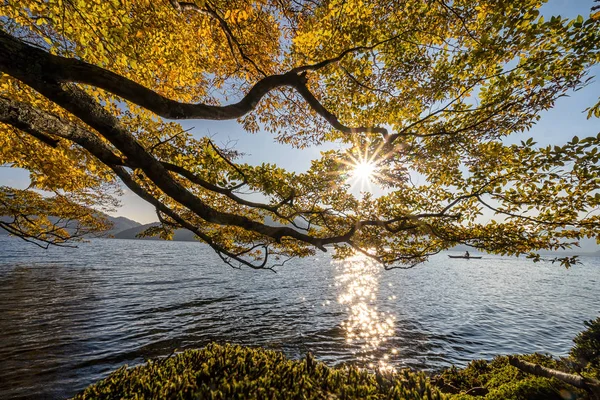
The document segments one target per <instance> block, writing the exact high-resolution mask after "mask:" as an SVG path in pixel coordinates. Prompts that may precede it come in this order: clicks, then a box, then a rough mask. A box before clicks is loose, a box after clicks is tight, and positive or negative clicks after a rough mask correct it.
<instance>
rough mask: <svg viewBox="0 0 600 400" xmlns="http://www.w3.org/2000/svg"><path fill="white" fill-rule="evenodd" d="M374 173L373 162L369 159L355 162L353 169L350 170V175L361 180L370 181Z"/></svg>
mask: <svg viewBox="0 0 600 400" xmlns="http://www.w3.org/2000/svg"><path fill="white" fill-rule="evenodd" d="M374 174H375V164H374V163H372V162H369V161H362V162H359V163H357V164H356V165H355V166H354V170H353V171H352V177H353V178H355V179H357V180H361V181H366V182H370V181H371V179H372V178H373V175H374Z"/></svg>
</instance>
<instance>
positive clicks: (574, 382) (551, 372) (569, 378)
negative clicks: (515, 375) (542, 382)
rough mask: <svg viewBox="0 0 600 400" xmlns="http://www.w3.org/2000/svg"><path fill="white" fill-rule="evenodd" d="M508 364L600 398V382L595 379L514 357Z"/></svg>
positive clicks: (510, 358)
mask: <svg viewBox="0 0 600 400" xmlns="http://www.w3.org/2000/svg"><path fill="white" fill-rule="evenodd" d="M508 362H509V363H510V365H512V366H513V367H517V368H519V369H520V370H521V371H524V372H527V373H530V374H533V375H536V376H542V377H545V378H556V379H558V380H560V381H563V382H565V383H567V384H569V385H571V386H575V387H576V388H579V389H584V390H586V391H588V392H590V393H593V394H594V395H595V398H600V381H597V380H596V379H590V378H585V377H583V376H581V375H573V374H568V373H566V372H562V371H557V370H555V369H550V368H546V367H542V366H541V365H538V364H533V363H530V362H527V361H523V360H519V359H518V358H517V357H514V356H511V357H509V358H508Z"/></svg>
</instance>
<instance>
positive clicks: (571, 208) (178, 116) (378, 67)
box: [0, 0, 600, 268]
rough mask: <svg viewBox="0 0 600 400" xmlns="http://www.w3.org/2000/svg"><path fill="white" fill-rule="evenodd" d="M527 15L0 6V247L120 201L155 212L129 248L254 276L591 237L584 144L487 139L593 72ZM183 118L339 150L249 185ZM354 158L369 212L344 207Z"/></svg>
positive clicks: (154, 4)
mask: <svg viewBox="0 0 600 400" xmlns="http://www.w3.org/2000/svg"><path fill="white" fill-rule="evenodd" d="M543 2H544V1H542V0H522V1H519V2H515V1H511V0H477V1H474V0H370V1H369V0H343V1H342V0H327V1H321V0H298V1H289V2H287V1H280V0H227V1H224V0H195V1H190V2H178V1H177V0H168V1H167V0H162V1H149V0H48V1H40V0H19V1H13V0H8V1H7V2H5V3H4V5H3V6H2V7H1V8H0V13H2V17H1V21H2V29H1V30H0V71H1V72H2V75H1V77H0V164H8V165H11V166H14V167H19V168H25V169H27V170H28V171H29V172H30V176H31V185H30V188H29V189H28V190H24V191H23V190H16V189H12V188H9V187H0V215H4V216H5V217H3V219H2V220H0V221H2V222H0V227H1V228H4V229H6V230H8V231H9V232H11V233H13V234H15V235H17V236H21V237H23V238H25V239H28V240H32V241H35V242H38V243H42V244H65V243H68V241H69V240H71V239H74V238H76V237H77V236H78V235H77V234H73V233H72V231H70V230H67V229H64V226H60V223H61V222H64V221H80V224H79V226H80V227H81V229H80V231H78V232H83V233H87V232H90V231H94V230H101V229H103V228H105V226H106V221H104V220H103V218H102V214H100V213H96V212H93V211H91V208H90V207H95V208H96V209H101V208H102V207H106V206H110V205H111V204H113V202H114V199H115V196H117V195H118V190H119V187H120V185H125V186H126V187H127V188H129V189H130V190H131V191H132V192H134V193H135V194H137V195H138V196H140V197H141V198H142V199H144V200H146V201H147V202H148V203H150V204H151V205H152V206H154V208H155V209H156V214H157V217H158V219H159V221H160V226H159V227H155V228H152V229H151V230H150V231H149V232H147V234H152V235H161V236H163V237H165V238H169V237H170V236H172V233H173V230H174V229H176V228H180V227H183V228H186V229H189V230H191V231H192V232H194V233H195V234H196V235H197V237H198V239H199V240H200V241H203V242H205V243H207V244H208V245H210V246H211V247H212V248H213V249H214V250H215V251H216V252H217V253H218V254H219V255H220V256H221V258H222V259H223V260H224V261H226V262H228V263H230V264H231V265H234V266H249V267H252V268H272V267H273V266H275V265H278V264H281V263H282V262H285V261H286V260H288V259H289V258H291V257H295V256H307V255H311V254H313V253H314V252H315V251H317V250H327V248H330V249H333V251H334V254H335V256H336V257H346V256H349V255H350V254H353V253H355V252H360V253H363V254H365V255H367V256H369V257H372V258H374V259H376V260H377V261H379V262H381V263H382V264H383V265H385V266H386V267H388V268H391V267H403V268H407V267H411V266H413V265H415V264H416V263H419V262H421V261H423V260H426V259H427V257H428V256H430V255H432V254H435V253H438V252H439V251H441V250H444V249H448V248H451V247H452V246H455V245H457V244H466V245H469V246H472V247H474V248H477V249H481V250H484V251H488V252H492V253H499V254H511V255H518V254H530V256H531V257H533V258H538V257H539V256H538V255H537V252H538V251H539V250H541V249H551V250H557V249H561V248H568V247H569V246H572V245H574V244H576V243H577V242H578V241H579V240H580V239H581V238H584V237H588V238H589V237H598V236H599V234H600V215H599V214H598V213H597V212H596V210H597V209H598V207H599V206H600V193H599V191H598V189H599V187H600V178H599V175H598V172H599V169H600V165H599V159H600V154H599V151H598V147H599V145H600V134H599V135H598V136H591V137H585V138H578V137H573V138H572V139H571V140H570V141H568V142H567V143H563V144H560V145H555V146H548V147H543V146H538V145H537V144H536V142H535V140H534V139H529V140H525V141H522V142H521V143H519V144H510V142H508V141H506V140H505V138H506V137H507V136H509V135H511V134H514V133H519V132H523V131H527V130H529V129H530V128H532V126H533V125H534V124H535V123H536V121H537V120H538V119H539V118H540V113H542V112H543V111H545V110H548V109H550V108H552V107H553V106H554V104H555V101H556V100H557V99H558V98H560V97H562V96H565V95H568V94H569V93H571V92H572V91H574V90H577V89H580V88H582V87H584V86H585V85H586V84H587V83H588V82H589V80H590V76H589V72H590V68H591V67H592V66H593V65H594V64H595V63H597V62H598V60H599V57H600V56H599V54H598V48H599V44H600V29H599V24H600V22H599V21H600V15H599V13H595V14H594V10H590V12H591V13H592V14H591V15H590V16H589V17H587V18H583V17H578V18H577V19H575V20H568V19H565V18H561V17H552V18H550V19H546V20H545V19H544V18H543V17H542V16H540V12H539V9H540V7H541V6H542V3H543ZM588 112H589V117H590V118H596V117H599V116H600V106H599V105H598V104H597V105H595V106H594V105H590V108H589V109H588ZM183 119H198V120H229V119H233V120H237V121H238V122H239V123H240V124H241V125H242V126H243V128H244V129H245V130H246V131H248V134H251V133H253V132H256V131H258V130H260V129H263V130H266V131H268V132H270V133H272V135H273V138H274V140H277V141H279V142H281V143H285V144H288V145H289V146H292V147H295V148H298V149H301V148H304V147H306V146H316V145H320V144H323V143H326V142H336V143H340V144H342V145H343V147H342V148H343V150H337V151H324V152H323V153H322V155H321V158H320V159H318V160H315V161H313V162H312V164H311V167H310V168H309V169H308V170H307V171H303V172H292V171H286V170H285V169H283V168H281V167H279V166H277V165H272V164H269V163H264V164H262V165H249V164H248V163H244V162H241V159H240V155H241V154H242V153H243V152H244V149H239V148H235V147H226V146H221V147H219V146H218V145H217V144H215V143H213V141H211V139H210V138H209V137H197V136H193V135H192V134H191V133H190V132H187V131H185V130H183V129H182V127H181V126H180V125H179V124H178V123H177V122H176V121H177V120H183ZM365 155H366V156H365ZM364 157H367V158H368V159H369V160H372V163H373V168H374V169H375V174H374V175H373V179H374V180H376V183H377V184H378V185H379V186H380V187H382V188H383V189H385V194H384V195H382V196H379V197H377V196H373V195H371V194H369V193H364V194H362V195H355V194H353V193H351V191H350V190H349V184H348V177H349V175H350V174H352V171H353V169H354V168H355V165H356V163H357V160H361V159H362V158H364ZM414 176H418V177H419V182H421V183H419V184H415V183H413V179H411V177H414ZM40 190H41V191H44V192H47V193H51V194H52V195H51V196H47V195H44V196H42V195H40V194H39V192H38V191H40ZM248 193H258V194H260V195H261V196H260V198H261V199H263V200H261V201H259V200H256V198H257V197H256V196H248V195H247V194H248ZM486 210H488V211H490V212H492V213H493V214H494V216H495V217H494V219H492V220H488V219H482V218H481V215H482V213H483V212H484V211H486ZM48 216H53V217H56V218H54V219H49V218H48ZM57 219H58V221H59V222H56V220H57ZM562 261H563V262H564V263H566V264H567V265H568V264H569V263H570V262H572V259H569V258H565V259H563V260H562Z"/></svg>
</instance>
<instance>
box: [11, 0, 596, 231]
mask: <svg viewBox="0 0 600 400" xmlns="http://www.w3.org/2000/svg"><path fill="white" fill-rule="evenodd" d="M593 4H594V3H593V1H592V0H550V1H549V2H548V4H546V5H544V7H543V8H542V14H543V15H544V16H545V17H549V16H552V15H561V16H563V17H569V18H575V17H577V15H583V16H584V17H587V16H588V15H589V10H590V8H591V7H592V5H593ZM592 75H595V76H600V67H596V68H595V69H594V70H593V71H592ZM599 93H600V83H599V82H597V81H595V82H593V83H592V84H590V85H589V86H588V87H586V88H584V89H582V90H580V91H578V92H576V93H572V94H571V96H570V97H566V98H562V99H560V100H559V101H558V102H557V103H556V107H554V108H553V109H552V110H550V111H548V112H545V113H544V114H542V119H541V120H540V122H539V123H538V124H537V125H536V126H535V127H534V128H533V129H532V130H531V131H529V132H525V133H523V134H519V135H515V136H513V137H511V138H510V141H511V142H512V141H518V140H522V139H524V138H528V137H533V138H535V140H536V141H537V142H538V143H539V144H540V145H545V144H561V143H565V142H566V141H568V140H569V139H570V138H572V137H573V136H575V135H577V136H579V137H585V136H590V135H596V134H597V133H598V131H599V129H598V121H597V119H591V120H588V119H587V118H586V114H585V113H584V112H583V110H584V109H585V108H586V107H589V106H591V105H593V104H595V102H596V101H597V100H598V95H599ZM181 125H182V126H183V127H184V129H188V128H191V127H194V129H193V130H192V131H191V132H192V133H193V134H194V135H195V136H205V135H210V136H212V137H213V139H214V141H215V142H216V143H217V144H223V143H226V142H228V141H231V140H233V141H236V142H237V144H236V149H238V150H240V151H242V152H244V153H247V155H246V156H245V157H244V158H243V161H244V162H248V163H250V164H260V163H263V162H268V163H274V164H277V165H280V166H282V167H284V168H287V169H290V170H294V171H304V170H306V169H307V168H308V167H309V166H310V161H311V160H313V159H316V158H318V157H319V154H320V151H322V150H324V149H329V148H336V147H337V146H338V145H336V144H332V145H328V146H327V147H326V148H325V147H312V148H308V149H305V150H297V149H293V148H291V147H289V146H287V145H282V144H279V143H277V142H275V140H274V139H273V137H272V135H270V134H269V133H266V132H258V133H256V134H250V133H248V132H245V131H243V130H242V128H241V127H240V125H239V124H238V123H237V122H236V121H200V120H198V121H183V122H182V123H181ZM28 184H29V178H28V173H27V171H24V170H21V169H16V168H8V167H0V185H6V186H12V187H16V188H25V187H27V185H28ZM121 202H122V207H121V208H120V209H119V210H118V211H117V212H116V213H114V214H115V215H121V216H125V217H128V218H131V219H133V220H136V221H139V222H141V223H148V222H153V221H155V220H156V215H155V214H154V210H153V208H152V207H151V206H149V205H148V204H147V203H145V202H144V201H142V200H140V199H139V198H138V197H137V196H135V195H133V194H132V193H131V192H129V191H127V190H126V191H125V194H124V196H123V197H122V199H121Z"/></svg>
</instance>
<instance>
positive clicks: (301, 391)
mask: <svg viewBox="0 0 600 400" xmlns="http://www.w3.org/2000/svg"><path fill="white" fill-rule="evenodd" d="M75 398H76V399H128V398H178V399H295V398H297V399H328V398H340V399H445V398H448V397H447V396H444V395H443V394H441V393H440V392H439V391H438V390H437V389H436V388H435V387H433V386H432V385H431V384H430V382H429V380H428V379H427V377H426V376H425V375H424V374H422V373H415V372H409V371H402V372H400V373H397V374H394V375H393V376H392V375H390V376H383V375H381V374H373V373H369V372H366V371H361V370H358V369H357V368H347V367H344V368H329V367H327V366H326V365H324V364H322V363H319V362H315V361H314V360H312V358H311V357H307V359H304V360H302V361H291V360H288V359H286V358H285V357H284V356H283V355H282V354H281V353H278V352H273V351H267V350H262V349H252V348H246V347H241V346H234V345H217V344H211V345H209V346H207V347H206V348H204V349H201V350H189V351H186V352H183V353H181V354H178V355H176V356H174V357H171V358H168V359H164V360H158V361H151V362H148V363H147V364H145V365H141V366H138V367H135V368H126V367H123V368H120V369H118V370H117V371H115V372H113V373H112V374H111V375H110V376H108V377H107V378H106V379H104V380H102V381H100V382H98V383H96V384H95V385H92V386H90V387H88V388H87V389H85V391H83V392H82V393H80V394H78V395H77V396H76V397H75Z"/></svg>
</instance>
